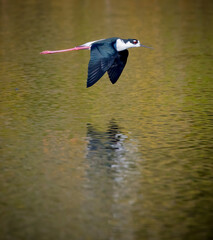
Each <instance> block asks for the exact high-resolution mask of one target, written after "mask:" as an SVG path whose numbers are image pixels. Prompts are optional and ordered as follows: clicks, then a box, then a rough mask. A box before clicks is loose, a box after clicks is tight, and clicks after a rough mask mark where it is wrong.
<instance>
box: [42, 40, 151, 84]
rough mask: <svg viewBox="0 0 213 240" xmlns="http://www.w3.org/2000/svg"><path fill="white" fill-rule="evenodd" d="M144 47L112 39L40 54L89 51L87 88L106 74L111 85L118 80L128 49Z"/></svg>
mask: <svg viewBox="0 0 213 240" xmlns="http://www.w3.org/2000/svg"><path fill="white" fill-rule="evenodd" d="M134 47H145V48H152V47H148V46H145V45H142V44H141V43H140V41H139V40H137V39H134V38H133V39H132V38H129V39H122V38H118V37H112V38H107V39H100V40H95V41H91V42H87V43H84V44H82V45H79V46H77V47H74V48H69V49H63V50H56V51H49V50H46V51H43V52H41V53H40V54H53V53H61V52H67V51H74V50H84V49H88V50H90V61H89V64H88V76H87V88H88V87H91V86H93V85H94V84H95V83H96V82H97V81H98V80H99V79H100V78H101V77H102V76H103V75H104V74H105V73H106V72H107V73H108V76H109V79H110V81H111V83H112V84H115V83H116V82H117V80H118V79H119V77H120V75H121V73H122V71H123V69H124V67H125V65H126V62H127V58H128V55H129V52H128V50H127V49H128V48H134Z"/></svg>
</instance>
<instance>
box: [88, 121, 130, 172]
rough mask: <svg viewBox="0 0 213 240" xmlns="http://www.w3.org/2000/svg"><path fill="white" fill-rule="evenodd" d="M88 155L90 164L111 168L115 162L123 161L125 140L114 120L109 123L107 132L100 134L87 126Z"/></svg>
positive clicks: (89, 125)
mask: <svg viewBox="0 0 213 240" xmlns="http://www.w3.org/2000/svg"><path fill="white" fill-rule="evenodd" d="M87 138H88V148H87V150H88V154H87V159H88V160H89V161H91V163H94V162H96V163H97V162H99V163H100V164H103V165H107V166H111V167H112V166H113V164H114V163H115V162H118V161H124V160H125V150H126V149H125V139H126V138H127V136H126V135H124V134H123V133H122V132H121V128H120V127H119V126H118V124H117V123H116V121H115V120H112V121H110V122H109V125H108V127H107V130H106V131H105V132H101V131H98V130H96V129H95V128H94V127H93V126H92V125H91V124H87Z"/></svg>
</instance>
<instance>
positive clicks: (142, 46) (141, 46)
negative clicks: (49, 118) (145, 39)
mask: <svg viewBox="0 0 213 240" xmlns="http://www.w3.org/2000/svg"><path fill="white" fill-rule="evenodd" d="M140 47H145V48H151V49H153V48H152V47H148V46H145V45H142V44H140Z"/></svg>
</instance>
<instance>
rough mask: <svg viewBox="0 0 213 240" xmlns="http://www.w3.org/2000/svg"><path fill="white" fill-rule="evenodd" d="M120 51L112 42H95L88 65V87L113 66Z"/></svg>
mask: <svg viewBox="0 0 213 240" xmlns="http://www.w3.org/2000/svg"><path fill="white" fill-rule="evenodd" d="M117 54H118V52H117V51H116V50H115V48H114V47H113V45H112V43H103V42H100V43H93V44H92V46H91V53H90V61H89V66H88V77H87V87H91V86H92V85H93V84H95V83H96V82H97V81H98V80H99V79H100V78H101V77H102V76H103V75H104V73H105V72H106V71H108V70H109V68H110V67H111V66H112V64H113V62H114V60H115V59H116V57H117Z"/></svg>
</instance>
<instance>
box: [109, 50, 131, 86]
mask: <svg viewBox="0 0 213 240" xmlns="http://www.w3.org/2000/svg"><path fill="white" fill-rule="evenodd" d="M128 55H129V52H128V50H124V51H120V52H117V56H116V58H115V60H114V62H113V64H112V66H111V67H110V68H109V69H108V71H107V72H108V75H109V79H110V81H111V82H112V84H114V83H116V82H117V80H118V78H119V77H120V75H121V73H122V71H123V69H124V67H125V65H126V62H127V58H128Z"/></svg>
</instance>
